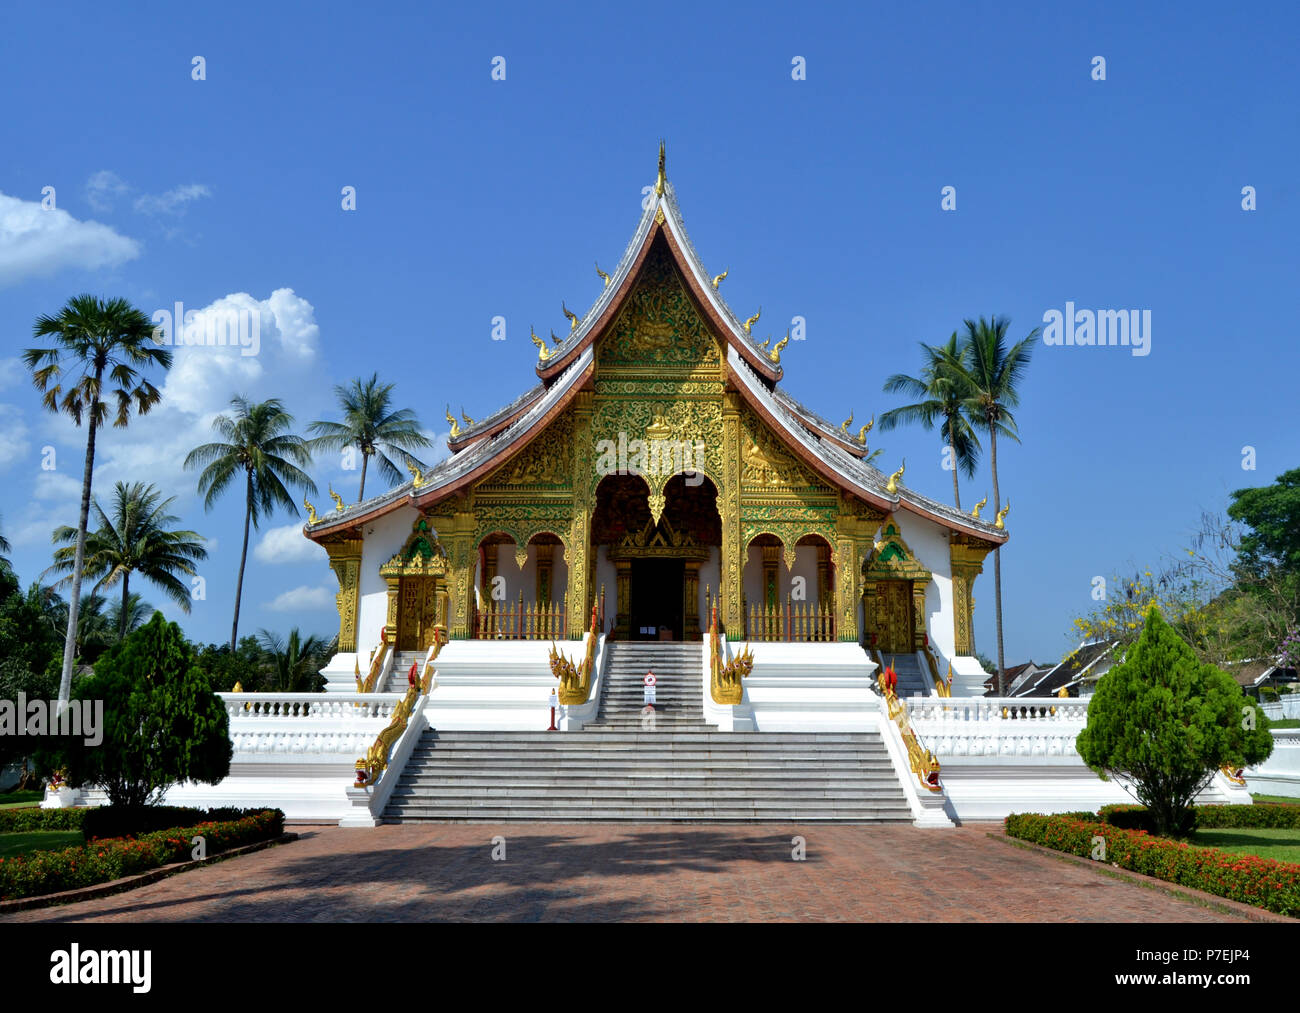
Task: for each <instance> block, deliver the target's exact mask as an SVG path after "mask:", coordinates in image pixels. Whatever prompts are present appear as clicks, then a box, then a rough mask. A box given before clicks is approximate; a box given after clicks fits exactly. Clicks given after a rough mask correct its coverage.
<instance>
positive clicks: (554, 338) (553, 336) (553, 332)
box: [551, 328, 564, 345]
mask: <svg viewBox="0 0 1300 1013" xmlns="http://www.w3.org/2000/svg"><path fill="white" fill-rule="evenodd" d="M551 341H552V342H554V343H555V344H557V345H562V344H564V339H563V338H557V337H556V336H555V328H551Z"/></svg>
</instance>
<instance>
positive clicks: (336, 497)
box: [329, 482, 343, 510]
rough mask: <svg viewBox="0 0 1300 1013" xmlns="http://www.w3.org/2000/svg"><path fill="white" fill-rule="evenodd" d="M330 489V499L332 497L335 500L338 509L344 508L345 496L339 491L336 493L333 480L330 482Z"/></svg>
mask: <svg viewBox="0 0 1300 1013" xmlns="http://www.w3.org/2000/svg"><path fill="white" fill-rule="evenodd" d="M329 491H330V499H332V500H333V501H334V506H335V507H336V508H337V509H339V510H342V509H343V497H342V496H340V495H339V494H338V493H336V492H335V491H334V483H333V482H331V483H330V484H329Z"/></svg>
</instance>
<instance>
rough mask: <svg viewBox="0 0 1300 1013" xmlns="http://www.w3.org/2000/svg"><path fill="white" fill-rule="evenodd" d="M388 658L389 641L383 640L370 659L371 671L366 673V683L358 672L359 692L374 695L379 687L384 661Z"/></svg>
mask: <svg viewBox="0 0 1300 1013" xmlns="http://www.w3.org/2000/svg"><path fill="white" fill-rule="evenodd" d="M387 657H388V641H387V639H385V640H383V641H382V642H381V643H380V644H379V650H377V651H376V652H375V653H374V655H373V656H372V657H371V659H370V671H369V672H367V673H366V681H365V682H362V681H361V673H360V672H359V671H358V672H357V692H358V693H373V692H375V690H376V689H377V688H378V685H379V673H380V672H382V671H383V670H384V661H385V659H386V658H387Z"/></svg>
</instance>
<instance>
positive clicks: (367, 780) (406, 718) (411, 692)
mask: <svg viewBox="0 0 1300 1013" xmlns="http://www.w3.org/2000/svg"><path fill="white" fill-rule="evenodd" d="M446 637H447V634H446V632H445V631H444V630H442V629H441V628H439V629H438V631H437V632H435V634H434V640H433V649H432V650H431V651H430V653H429V657H428V658H427V660H426V661H425V663H424V673H423V676H422V677H421V679H420V681H419V682H416V683H413V684H412V685H410V686H408V687H407V690H406V696H404V697H403V698H402V699H401V701H400V702H399V703H398V704H397V706H396V707H394V708H393V716H392V719H391V720H390V721H389V722H388V726H387V727H386V728H384V730H383V731H382V732H380V733H379V735H378V737H377V738H376V739H375V741H374V744H373V745H372V746H371V747H370V748H369V749H368V750H366V755H365V756H364V757H362V758H361V759H359V760H357V762H356V772H357V779H356V782H355V783H354V785H353V787H356V788H366V787H369V786H371V785H373V784H374V783H375V782H376V781H378V780H379V778H380V777H381V776H382V775H383V773H384V771H385V770H387V769H388V757H389V754H390V753H391V752H392V751H393V746H394V745H395V744H396V743H397V740H398V739H400V738H401V737H402V734H403V733H404V732H405V731H406V726H407V724H408V723H409V722H410V719H411V712H412V711H413V710H414V709H415V704H416V702H417V701H418V700H419V698H420V696H421V694H426V695H427V694H428V693H429V692H431V691H432V690H433V689H434V687H435V686H436V685H437V683H436V682H435V680H434V678H433V662H434V659H435V658H437V657H438V653H439V652H440V651H441V650H442V645H443V644H445V643H446V642H447V639H446Z"/></svg>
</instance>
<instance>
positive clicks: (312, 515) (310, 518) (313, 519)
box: [302, 496, 320, 524]
mask: <svg viewBox="0 0 1300 1013" xmlns="http://www.w3.org/2000/svg"><path fill="white" fill-rule="evenodd" d="M302 505H303V506H305V507H306V508H307V523H308V524H319V523H320V518H319V517H317V516H316V508H315V507H314V506H312V505H311V504H310V503H308V502H307V497H306V496H304V497H303V499H302Z"/></svg>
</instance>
